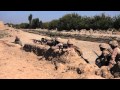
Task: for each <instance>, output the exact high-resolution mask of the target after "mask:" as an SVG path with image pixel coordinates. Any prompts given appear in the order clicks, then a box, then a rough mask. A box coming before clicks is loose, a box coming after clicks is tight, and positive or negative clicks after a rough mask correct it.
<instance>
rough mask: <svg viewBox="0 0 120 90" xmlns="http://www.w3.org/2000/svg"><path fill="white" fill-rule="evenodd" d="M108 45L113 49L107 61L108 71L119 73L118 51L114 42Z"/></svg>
mask: <svg viewBox="0 0 120 90" xmlns="http://www.w3.org/2000/svg"><path fill="white" fill-rule="evenodd" d="M109 45H110V46H111V48H112V49H113V52H112V55H111V59H110V61H109V69H110V70H111V71H112V72H120V49H119V48H118V42H117V41H116V40H113V41H110V43H109Z"/></svg>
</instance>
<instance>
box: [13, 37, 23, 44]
mask: <svg viewBox="0 0 120 90" xmlns="http://www.w3.org/2000/svg"><path fill="white" fill-rule="evenodd" d="M14 43H15V44H19V45H21V46H23V45H22V42H21V41H20V38H19V37H18V36H16V38H15V41H14Z"/></svg>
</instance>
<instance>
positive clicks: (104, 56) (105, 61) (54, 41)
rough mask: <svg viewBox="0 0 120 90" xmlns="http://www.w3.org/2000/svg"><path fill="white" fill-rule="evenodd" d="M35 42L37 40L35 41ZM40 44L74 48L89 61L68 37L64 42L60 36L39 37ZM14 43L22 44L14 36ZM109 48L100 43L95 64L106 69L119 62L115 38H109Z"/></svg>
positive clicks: (53, 47)
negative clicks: (99, 51) (99, 52)
mask: <svg viewBox="0 0 120 90" xmlns="http://www.w3.org/2000/svg"><path fill="white" fill-rule="evenodd" d="M36 42H37V41H36ZM39 42H40V43H41V44H46V45H49V46H50V48H51V49H53V50H56V49H58V50H63V49H68V48H74V50H75V51H76V53H77V54H78V55H79V56H81V57H82V58H83V59H84V60H85V61H86V62H87V63H89V61H88V60H87V59H85V58H84V57H83V52H82V51H81V49H80V48H79V47H77V46H75V45H74V44H73V43H72V42H71V40H70V39H68V41H67V43H64V42H63V41H62V40H61V38H51V39H48V38H41V40H39ZM15 43H16V44H20V45H21V46H22V43H21V41H20V39H19V38H18V37H17V36H16V39H15ZM109 46H110V48H109V47H108V46H107V44H100V45H99V48H100V50H101V52H102V53H101V55H100V56H98V58H97V59H96V60H95V64H96V65H97V66H98V67H99V68H100V67H102V66H108V69H109V70H110V69H112V68H113V67H114V65H116V64H117V65H118V64H120V48H119V47H118V46H119V44H118V42H117V40H111V41H110V42H109Z"/></svg>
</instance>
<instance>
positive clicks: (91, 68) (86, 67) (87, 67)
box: [76, 64, 98, 74]
mask: <svg viewBox="0 0 120 90" xmlns="http://www.w3.org/2000/svg"><path fill="white" fill-rule="evenodd" d="M97 69H98V67H97V66H96V65H93V64H79V66H78V68H77V69H76V70H77V72H78V74H84V73H86V74H95V71H96V70H97Z"/></svg>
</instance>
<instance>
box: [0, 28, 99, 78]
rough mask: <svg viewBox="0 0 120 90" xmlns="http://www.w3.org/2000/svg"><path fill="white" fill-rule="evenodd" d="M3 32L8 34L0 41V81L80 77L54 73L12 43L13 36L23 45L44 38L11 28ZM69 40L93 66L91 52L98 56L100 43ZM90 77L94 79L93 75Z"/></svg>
mask: <svg viewBox="0 0 120 90" xmlns="http://www.w3.org/2000/svg"><path fill="white" fill-rule="evenodd" d="M5 31H6V32H8V33H9V35H8V36H7V37H4V38H2V39H0V79H8V78H12V79H16V78H19V79H24V78H25V79H41V78H44V79H48V78H49V79H62V78H66V79H67V78H68V79H74V78H75V79H77V78H79V77H80V75H79V74H77V73H76V72H72V71H69V72H66V73H62V72H60V71H56V70H55V69H54V66H53V65H52V64H51V63H50V62H49V61H45V60H38V57H37V56H36V55H35V54H33V53H30V52H25V51H23V50H22V49H21V46H19V45H17V44H14V43H13V42H14V40H15V36H18V37H20V39H21V41H22V42H23V44H25V43H30V44H33V42H32V39H41V37H44V36H40V35H36V34H32V33H27V32H23V31H21V30H15V29H11V28H10V29H7V30H5ZM71 40H72V41H73V42H74V44H75V45H76V46H78V47H80V48H81V49H82V51H83V56H84V57H86V58H87V59H88V60H89V61H90V63H91V64H94V61H95V59H96V58H97V56H96V55H95V54H94V52H93V51H96V52H97V53H98V54H100V50H99V47H98V45H99V44H100V43H95V42H87V41H80V40H75V39H71ZM63 41H64V42H66V41H67V39H63ZM90 77H91V78H94V75H93V76H90ZM90 77H87V78H90ZM99 78H100V77H99Z"/></svg>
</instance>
